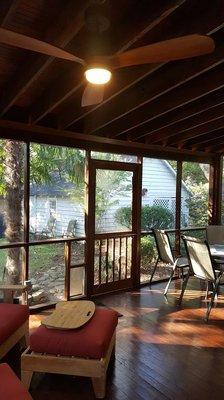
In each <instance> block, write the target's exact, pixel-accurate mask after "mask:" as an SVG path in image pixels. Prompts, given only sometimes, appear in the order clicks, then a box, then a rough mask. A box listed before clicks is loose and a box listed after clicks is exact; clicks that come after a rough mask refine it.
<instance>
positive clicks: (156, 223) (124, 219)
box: [115, 205, 174, 231]
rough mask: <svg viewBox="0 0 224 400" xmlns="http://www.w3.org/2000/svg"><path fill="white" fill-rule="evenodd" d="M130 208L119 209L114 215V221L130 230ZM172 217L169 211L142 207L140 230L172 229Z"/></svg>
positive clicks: (153, 207)
mask: <svg viewBox="0 0 224 400" xmlns="http://www.w3.org/2000/svg"><path fill="white" fill-rule="evenodd" d="M131 214H132V212H131V207H120V208H119V209H118V210H117V211H116V213H115V220H116V221H117V222H118V223H119V224H120V225H122V226H125V227H126V228H128V229H130V228H131V222H132V221H131ZM173 224H174V217H173V214H172V212H171V211H169V210H167V209H166V208H164V207H161V206H149V205H145V206H143V207H142V215H141V228H142V230H143V231H149V230H150V229H152V228H157V229H169V228H173Z"/></svg>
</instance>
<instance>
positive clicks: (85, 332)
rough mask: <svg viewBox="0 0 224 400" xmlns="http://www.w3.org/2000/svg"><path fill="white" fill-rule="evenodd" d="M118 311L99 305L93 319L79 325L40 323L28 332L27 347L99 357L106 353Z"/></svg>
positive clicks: (72, 354)
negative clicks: (66, 327) (56, 326)
mask: <svg viewBox="0 0 224 400" xmlns="http://www.w3.org/2000/svg"><path fill="white" fill-rule="evenodd" d="M117 321H118V314H117V312H116V311H114V310H108V309H103V308H98V309H96V311H95V314H94V316H93V317H92V319H91V320H90V321H89V322H87V324H86V325H84V326H82V327H81V328H78V329H72V330H64V331H63V330H58V329H48V328H46V327H45V326H43V325H41V326H39V328H37V329H36V330H35V331H34V332H33V333H32V334H31V336H30V348H31V350H33V351H35V352H37V353H47V354H54V355H61V356H74V357H82V358H93V359H100V358H101V357H103V356H104V355H105V354H106V351H107V349H108V346H109V344H110V341H111V338H112V336H113V333H114V330H115V328H116V326H117Z"/></svg>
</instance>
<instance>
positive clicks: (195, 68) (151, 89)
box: [86, 48, 224, 140]
mask: <svg viewBox="0 0 224 400" xmlns="http://www.w3.org/2000/svg"><path fill="white" fill-rule="evenodd" d="M223 49H224V48H223ZM223 49H222V51H220V52H219V51H218V50H217V51H215V52H214V53H213V54H211V55H209V56H206V57H201V58H200V59H198V60H194V59H191V60H187V61H186V60H185V62H184V63H182V62H180V61H179V62H176V63H175V64H174V65H172V66H170V65H167V66H164V67H162V68H161V70H159V71H158V73H157V74H156V73H155V74H154V79H153V80H151V81H150V80H147V79H146V80H144V81H143V83H142V84H140V85H139V86H138V87H135V88H133V90H132V92H133V93H130V92H127V93H125V94H124V95H121V96H120V97H119V98H118V100H117V102H116V108H111V109H110V110H105V108H104V113H100V114H99V115H98V114H94V120H93V121H91V120H90V121H88V120H87V122H86V131H87V132H91V133H94V134H95V133H97V134H108V135H109V136H110V134H111V132H112V136H113V137H114V136H116V137H117V136H119V133H122V134H123V133H124V132H125V133H127V132H128V129H127V125H128V126H130V128H131V129H133V127H136V125H137V122H138V120H140V117H139V115H141V113H139V114H137V118H136V111H137V110H138V109H139V108H142V107H148V108H149V103H151V102H153V101H155V100H156V99H158V98H160V97H162V96H163V95H165V94H167V93H172V95H173V97H175V92H173V91H174V89H177V88H181V86H182V85H184V84H188V85H191V81H192V80H193V79H194V78H195V79H199V76H200V75H202V76H203V75H206V73H208V72H211V71H212V70H213V69H215V67H217V66H219V65H220V66H222V64H223V62H224V57H223ZM210 70H211V71H210ZM219 83H220V82H219ZM192 84H193V82H192ZM200 89H201V90H203V89H204V90H205V87H204V88H202V87H200ZM169 97H170V96H169ZM152 107H153V104H152ZM126 119H128V123H125V120H126ZM141 121H142V119H141V120H140V122H141ZM91 123H92V126H91ZM123 126H124V127H126V129H123ZM118 129H119V131H118V132H117V130H118ZM113 132H115V133H113ZM129 139H130V137H129ZM133 139H134V138H132V140H133Z"/></svg>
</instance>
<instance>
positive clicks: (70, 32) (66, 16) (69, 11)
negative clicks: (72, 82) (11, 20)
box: [0, 1, 89, 116]
mask: <svg viewBox="0 0 224 400" xmlns="http://www.w3.org/2000/svg"><path fill="white" fill-rule="evenodd" d="M88 4H89V1H85V2H84V5H82V6H81V8H80V10H79V11H78V12H77V8H78V7H77V3H76V2H74V1H69V2H68V3H67V4H66V6H65V7H64V8H63V10H62V11H61V12H59V16H60V19H59V20H58V23H57V24H51V25H50V26H49V28H48V30H47V32H46V33H45V40H46V41H47V42H49V43H53V44H55V45H57V46H60V47H62V48H64V47H66V46H67V45H68V43H69V42H70V41H71V40H72V39H73V38H74V36H75V35H76V34H77V33H78V32H79V31H80V29H81V28H82V27H83V24H84V19H83V15H84V11H85V9H86V7H87V6H88ZM53 61H54V58H53V57H46V56H43V55H38V56H37V57H36V59H35V62H33V60H32V59H31V60H30V61H28V62H27V63H23V65H22V66H21V67H20V68H19V70H18V73H17V75H16V76H15V77H14V79H12V80H11V81H10V82H9V83H8V84H7V85H6V87H5V90H4V96H3V98H2V99H1V101H0V116H3V115H4V114H5V113H6V112H7V111H8V110H9V108H10V107H11V106H12V105H13V104H14V103H15V102H16V100H17V99H18V98H19V97H20V96H21V95H22V94H23V93H24V92H25V91H26V90H27V89H28V88H29V87H30V86H31V85H32V83H33V82H35V80H37V79H38V78H39V77H40V75H41V74H42V73H43V72H44V71H45V70H46V69H47V68H48V67H49V66H50V65H51V64H52V62H53Z"/></svg>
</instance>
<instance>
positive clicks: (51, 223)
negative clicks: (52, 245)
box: [41, 215, 56, 237]
mask: <svg viewBox="0 0 224 400" xmlns="http://www.w3.org/2000/svg"><path fill="white" fill-rule="evenodd" d="M55 226H56V218H55V217H54V216H53V215H50V218H49V220H48V221H47V225H46V228H44V229H42V232H41V235H43V236H46V237H54V236H55Z"/></svg>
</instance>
